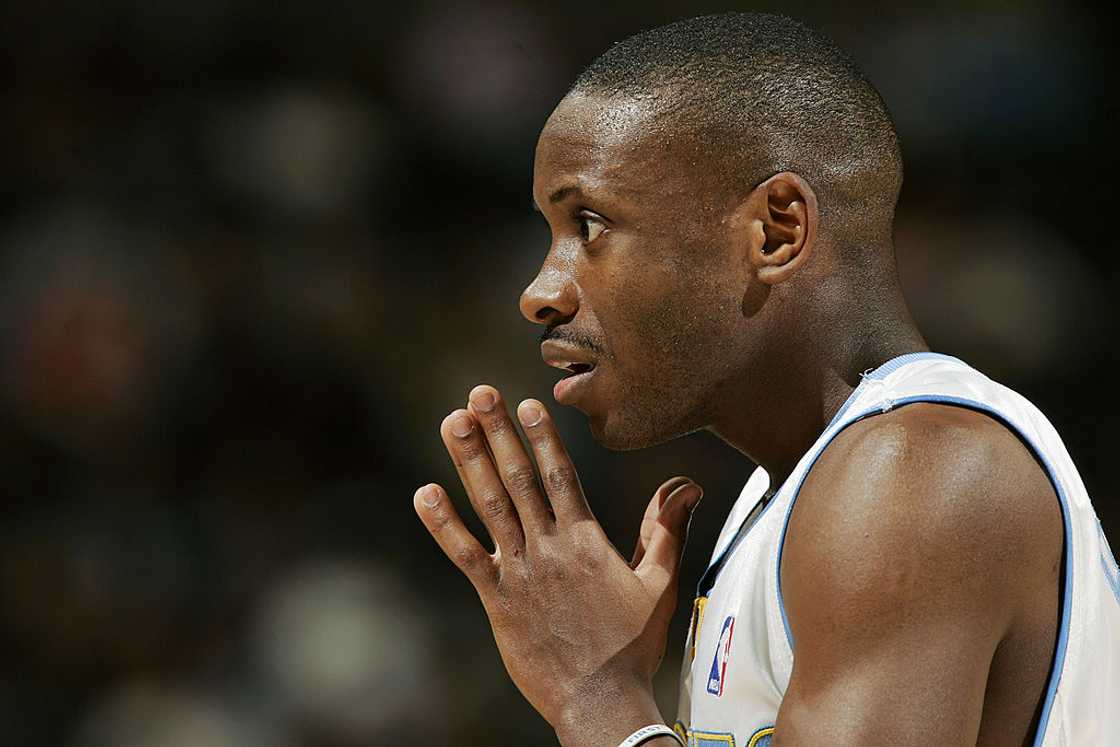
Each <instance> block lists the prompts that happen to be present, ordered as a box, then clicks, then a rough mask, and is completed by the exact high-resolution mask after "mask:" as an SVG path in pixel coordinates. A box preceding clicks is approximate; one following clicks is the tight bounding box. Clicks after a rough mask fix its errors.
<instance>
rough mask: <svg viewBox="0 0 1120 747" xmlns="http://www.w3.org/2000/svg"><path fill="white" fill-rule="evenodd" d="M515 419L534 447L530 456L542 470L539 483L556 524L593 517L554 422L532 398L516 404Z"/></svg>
mask: <svg viewBox="0 0 1120 747" xmlns="http://www.w3.org/2000/svg"><path fill="white" fill-rule="evenodd" d="M517 418H518V420H520V421H521V425H522V426H523V427H524V429H525V436H526V437H527V438H528V439H529V444H530V446H532V447H533V456H534V457H535V458H536V460H537V468H538V469H539V470H540V473H541V482H542V483H543V484H544V489H545V492H546V493H547V494H548V499H549V502H550V503H551V504H552V510H553V512H554V513H555V514H556V523H557V524H565V523H572V522H576V521H582V520H585V519H590V518H592V514H591V507H590V506H588V505H587V499H586V498H584V495H583V487H582V486H580V484H579V474H578V473H577V472H576V468H575V466H574V465H573V464H572V460H571V458H570V457H569V456H568V450H567V449H565V448H564V442H563V441H561V440H560V434H559V433H557V432H556V423H555V422H553V420H552V418H551V417H550V416H549V414H548V411H547V410H545V407H544V405H542V404H541V403H540V402H539V401H537V400H535V399H527V400H525V401H524V402H522V403H521V404H520V405H518V407H517Z"/></svg>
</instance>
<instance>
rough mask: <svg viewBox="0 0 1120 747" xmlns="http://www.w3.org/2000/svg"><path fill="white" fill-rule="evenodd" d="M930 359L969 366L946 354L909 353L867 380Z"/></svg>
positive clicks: (894, 360)
mask: <svg viewBox="0 0 1120 747" xmlns="http://www.w3.org/2000/svg"><path fill="white" fill-rule="evenodd" d="M930 359H933V360H943V361H951V362H953V363H960V364H961V365H962V366H964V365H968V364H966V363H965V362H964V361H962V360H961V359H960V358H954V357H953V356H951V355H945V354H944V353H931V352H928V351H927V352H923V353H907V354H906V355H900V356H898V357H897V358H891V359H890V360H889V361H887V362H886V363H884V364H883V365H881V366H879V367H878V368H876V369H875V370H874V371H872V372H871V373H869V374H867V376H866V377H865V378H868V379H874V380H880V379H885V378H887V376H889V375H890V374H892V373H894V372H895V371H897V370H898V369H900V368H902V367H903V366H905V365H908V364H910V363H913V362H914V361H925V360H930ZM835 420H837V418H833V421H835Z"/></svg>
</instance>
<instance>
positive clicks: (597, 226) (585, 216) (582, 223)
mask: <svg viewBox="0 0 1120 747" xmlns="http://www.w3.org/2000/svg"><path fill="white" fill-rule="evenodd" d="M576 220H578V221H579V235H580V237H582V238H583V243H585V244H590V243H591V242H592V241H594V240H595V239H597V238H599V236H600V235H601V234H602V233H603V231H605V230H606V228H607V227H606V226H604V225H603V220H602V218H600V217H599V216H597V215H595V214H594V213H588V212H581V213H579V214H578V215H576Z"/></svg>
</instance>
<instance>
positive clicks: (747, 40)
mask: <svg viewBox="0 0 1120 747" xmlns="http://www.w3.org/2000/svg"><path fill="white" fill-rule="evenodd" d="M569 93H570V94H571V93H574V94H598V95H607V96H613V95H624V96H640V97H649V96H657V97H658V99H659V101H658V104H659V105H661V104H662V103H663V104H664V110H665V111H666V112H667V113H668V115H669V116H672V117H673V118H674V119H673V124H674V125H677V124H678V123H679V124H680V125H681V126H682V127H684V128H687V129H688V130H689V131H690V132H693V133H695V134H696V135H698V136H701V137H703V138H704V144H705V146H706V150H708V151H709V154H710V155H711V156H712V157H713V159H714V160H713V164H712V166H713V168H715V169H717V170H719V171H722V172H724V176H725V177H727V178H729V179H731V181H732V182H733V183H734V184H735V185H737V188H745V189H746V190H749V189H751V188H753V187H754V186H755V185H756V184H758V183H760V182H762V181H764V180H765V179H766V178H768V177H769V176H771V175H773V174H775V173H778V172H779V171H793V172H796V173H798V174H800V175H801V176H802V177H803V178H805V180H806V181H808V182H809V184H810V185H811V186H812V187H813V190H814V191H815V192H816V193H817V195H818V200H819V202H820V206H821V214H822V229H823V230H826V231H831V232H833V233H843V234H848V236H847V238H850V239H855V240H864V241H867V240H874V241H878V240H882V239H884V238H885V239H886V241H887V242H888V243H889V241H890V230H891V223H892V221H893V216H894V208H895V204H896V202H897V199H898V192H899V189H900V188H901V186H902V155H901V150H900V146H899V142H898V135H897V133H896V132H895V127H894V122H893V121H892V119H891V115H890V113H889V112H888V111H887V107H886V104H884V102H883V99H882V97H881V96H880V95H879V92H878V91H877V90H876V89H875V87H874V86H873V85H871V83H870V82H869V81H868V80H867V78H866V77H865V76H864V75H863V73H862V72H860V70H859V68H858V67H857V66H856V64H855V62H854V61H853V60H852V59H851V57H849V56H848V55H847V53H845V52H844V51H843V50H842V49H840V47H839V46H837V45H836V43H835V42H833V41H832V40H831V39H829V38H828V37H827V36H825V35H824V34H822V33H820V32H818V31H815V30H813V29H810V28H809V27H807V26H805V25H804V24H802V23H800V22H798V21H796V20H794V19H792V18H789V17H787V16H782V15H774V14H769V13H726V14H719V15H709V16H700V17H697V18H688V19H685V20H681V21H677V22H675V23H671V24H669V25H666V26H661V27H659V28H655V29H652V30H649V31H644V32H642V33H639V34H636V35H635V36H631V37H630V38H628V39H626V40H624V41H621V42H618V43H616V44H614V45H613V46H612V47H610V49H608V50H607V51H606V52H604V53H603V54H602V55H600V56H599V57H598V58H597V59H596V60H595V61H594V62H592V63H591V64H590V65H588V67H587V68H586V69H585V70H584V71H583V72H582V73H581V74H580V76H579V77H578V78H577V79H576V81H575V83H574V84H573V86H572V89H571V91H570V92H569ZM883 230H885V231H886V235H885V236H884V235H883V234H882V231H883ZM851 231H854V232H855V233H854V234H853V233H850V232H851ZM869 233H870V234H873V235H868V234H869Z"/></svg>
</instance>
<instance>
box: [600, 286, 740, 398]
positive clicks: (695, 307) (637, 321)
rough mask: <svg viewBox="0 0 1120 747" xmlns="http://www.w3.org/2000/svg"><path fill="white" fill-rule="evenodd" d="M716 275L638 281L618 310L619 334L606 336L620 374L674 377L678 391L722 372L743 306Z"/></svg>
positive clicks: (640, 376)
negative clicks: (612, 344)
mask: <svg viewBox="0 0 1120 747" xmlns="http://www.w3.org/2000/svg"><path fill="white" fill-rule="evenodd" d="M716 272H718V271H717V270H714V269H713V270H712V273H713V274H704V273H699V272H696V273H689V274H688V275H680V276H676V277H671V276H668V273H661V274H659V275H660V276H656V275H655V276H653V277H644V278H636V279H635V280H634V281H633V283H632V287H631V289H630V292H629V293H627V294H626V295H625V297H620V298H619V299H617V303H616V304H615V305H614V308H615V309H617V314H616V317H615V319H614V320H613V324H612V325H611V326H612V327H615V329H613V330H612V329H606V330H605V331H606V332H607V333H608V339H611V340H612V341H615V342H617V345H616V346H615V348H614V349H615V354H616V357H617V360H618V364H619V366H620V368H622V369H624V370H627V371H628V372H630V373H632V375H635V376H637V377H639V378H644V377H645V376H648V375H654V374H656V375H658V376H662V377H664V376H672V377H673V378H675V379H677V381H676V382H675V383H677V384H678V385H679V384H681V383H682V377H684V378H687V379H703V378H705V374H706V372H707V371H710V370H713V369H718V368H720V367H721V366H720V365H719V364H720V360H721V358H722V357H725V356H726V355H727V352H726V351H727V350H728V349H729V346H728V345H727V343H728V337H729V336H730V335H731V334H733V329H734V322H735V319H736V318H737V316H738V313H737V312H738V304H737V303H736V298H735V296H734V294H733V293H731V291H730V289H729V288H726V287H724V286H723V285H722V284H721V283H719V282H718V281H717V280H716V279H717V278H718V277H720V276H719V275H718V274H714V273H716Z"/></svg>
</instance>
